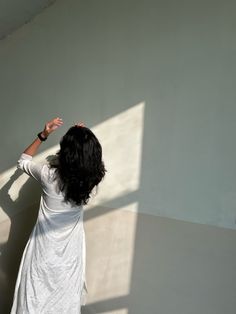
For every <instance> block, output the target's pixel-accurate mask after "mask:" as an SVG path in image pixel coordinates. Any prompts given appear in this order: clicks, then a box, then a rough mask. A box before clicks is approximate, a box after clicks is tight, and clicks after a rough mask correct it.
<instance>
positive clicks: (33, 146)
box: [23, 132, 46, 156]
mask: <svg viewBox="0 0 236 314" xmlns="http://www.w3.org/2000/svg"><path fill="white" fill-rule="evenodd" d="M41 135H42V137H46V136H45V135H44V133H43V132H41ZM41 143H42V142H41V141H40V139H39V138H38V137H37V138H36V139H35V140H34V141H33V143H32V144H30V145H29V146H28V147H27V148H26V149H25V150H24V151H23V153H25V154H27V155H30V156H34V155H35V154H36V153H37V150H38V148H39V146H40V144H41Z"/></svg>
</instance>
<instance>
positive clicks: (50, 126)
mask: <svg viewBox="0 0 236 314" xmlns="http://www.w3.org/2000/svg"><path fill="white" fill-rule="evenodd" d="M62 124H63V121H62V119H61V118H58V117H57V118H54V119H52V120H51V121H49V122H47V123H46V124H45V127H44V130H43V132H42V135H43V136H44V137H48V135H49V134H51V133H52V132H53V131H55V130H56V129H58V128H59V127H60V126H61V125H62Z"/></svg>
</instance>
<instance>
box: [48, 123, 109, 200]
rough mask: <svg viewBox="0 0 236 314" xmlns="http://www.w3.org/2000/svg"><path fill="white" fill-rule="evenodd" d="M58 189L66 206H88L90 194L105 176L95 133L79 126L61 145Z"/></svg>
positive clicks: (55, 166) (56, 164) (58, 164)
mask: <svg viewBox="0 0 236 314" xmlns="http://www.w3.org/2000/svg"><path fill="white" fill-rule="evenodd" d="M51 167H52V168H56V173H57V174H58V176H59V180H58V181H59V189H60V190H61V191H62V192H63V193H64V198H65V201H66V202H70V203H73V204H76V205H85V204H87V203H88V201H89V198H90V195H91V192H92V190H93V188H94V187H95V186H97V185H98V184H99V183H100V181H101V180H102V179H103V177H104V176H105V172H106V169H105V166H104V162H103V161H102V147H101V144H100V143H99V141H98V139H97V138H96V136H95V135H94V133H93V132H92V131H91V130H90V129H88V128H86V127H81V126H73V127H71V128H70V129H69V130H68V131H67V133H66V134H65V135H64V136H63V137H62V139H61V141H60V150H59V152H58V153H57V163H54V164H53V163H52V164H51Z"/></svg>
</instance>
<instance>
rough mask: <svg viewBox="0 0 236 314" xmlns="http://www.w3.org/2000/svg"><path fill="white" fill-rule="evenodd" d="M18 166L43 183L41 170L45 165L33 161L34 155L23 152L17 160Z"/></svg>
mask: <svg viewBox="0 0 236 314" xmlns="http://www.w3.org/2000/svg"><path fill="white" fill-rule="evenodd" d="M17 168H18V169H21V170H22V171H24V172H25V173H26V174H28V175H29V176H31V177H32V178H34V179H35V180H37V181H38V182H40V183H41V172H42V168H43V165H42V164H36V163H35V162H33V161H32V156H30V155H27V154H25V153H23V154H22V155H21V156H20V159H19V160H18V161H17Z"/></svg>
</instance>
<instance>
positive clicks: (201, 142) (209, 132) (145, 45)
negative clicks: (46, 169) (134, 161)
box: [0, 0, 236, 229]
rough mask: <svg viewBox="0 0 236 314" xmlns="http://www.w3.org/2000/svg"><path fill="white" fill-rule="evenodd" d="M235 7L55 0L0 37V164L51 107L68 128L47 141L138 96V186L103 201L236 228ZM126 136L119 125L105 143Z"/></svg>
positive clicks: (13, 156) (10, 162) (8, 163)
mask: <svg viewBox="0 0 236 314" xmlns="http://www.w3.org/2000/svg"><path fill="white" fill-rule="evenodd" d="M235 9H236V5H235V4H234V3H233V2H232V1H230V0H226V1H214V2H213V1H210V0H207V1H187V2H186V1H184V0H181V1H174V0H168V1H166V0H165V1H164V0H163V1H160V0H159V1H151V0H147V1H132V0H129V1H110V0H109V1H105V0H101V1H94V0H93V1H91V0H90V1H88V0H86V1H75V0H68V1H57V2H56V3H55V4H54V5H53V6H51V7H50V8H48V9H47V10H45V12H43V13H42V14H41V15H39V16H38V17H37V18H35V19H34V21H33V22H31V23H29V24H27V25H25V26H24V27H22V28H21V29H19V30H18V31H17V32H15V33H14V34H12V35H11V36H9V37H8V38H6V39H4V40H2V41H1V42H0V68H1V72H0V88H1V93H0V99H1V109H0V119H1V120H0V121H1V134H2V136H1V164H0V167H1V169H0V171H1V173H3V172H4V171H6V170H8V169H10V168H11V167H13V166H14V165H15V163H16V160H17V158H18V156H19V154H20V153H21V151H22V150H23V149H24V148H25V146H26V145H28V144H29V142H30V141H31V140H32V139H33V138H34V134H36V133H37V132H38V131H39V130H40V129H42V127H43V123H44V121H46V120H47V119H49V118H51V117H53V116H55V115H59V116H61V117H63V118H64V121H65V126H64V127H63V128H62V129H61V130H60V131H58V133H57V134H55V135H53V137H52V138H51V139H49V140H48V142H47V143H45V146H44V149H48V148H50V147H51V146H54V145H55V144H56V143H57V142H58V140H59V139H60V137H61V135H62V134H63V133H64V132H65V131H66V129H67V128H68V127H69V126H70V125H71V124H72V123H73V122H75V121H77V120H83V121H85V122H86V123H87V125H88V126H90V127H92V126H97V125H99V124H100V123H105V122H106V121H107V119H109V118H114V117H116V116H117V115H119V114H121V113H123V112H125V111H126V110H127V109H129V108H135V106H136V105H137V104H140V103H145V109H144V116H143V119H144V120H143V125H141V126H140V128H142V132H141V133H142V138H140V147H141V157H140V160H141V165H140V171H139V174H140V176H139V177H140V181H139V185H138V187H137V189H136V190H132V191H131V192H132V193H131V194H129V193H128V194H127V195H123V198H122V195H119V198H118V199H116V200H114V204H113V203H112V200H110V202H109V207H117V206H119V205H122V206H124V205H128V204H130V203H132V202H134V201H136V202H138V208H137V210H139V211H140V212H144V213H151V214H155V215H161V216H166V217H171V218H177V219H182V220H186V221H191V222H200V223H206V224H213V225H218V226H224V227H229V228H234V229H235V219H236V212H235V206H236V193H235V184H236V166H235V159H236V158H235V157H236V149H235V145H234V134H235V113H236V106H235V93H236V92H235V87H234V85H235V84H234V82H235V74H236V72H235V64H236V63H235V49H236V42H235V40H234V39H235V27H236V24H235V23H236V22H235V21H236V16H235V15H236V13H235V12H236V10H235ZM125 127H126V126H125V124H124V125H123V128H125ZM137 130H138V126H137V125H136V130H133V131H134V133H135V132H136V131H137ZM108 132H109V133H111V134H112V132H113V129H112V127H110V124H109V129H108V130H107V133H108ZM99 134H100V140H101V142H102V143H103V141H105V139H106V132H105V133H104V134H102V133H99ZM132 134H133V133H132V131H130V130H129V132H128V131H127V134H126V135H123V137H121V139H120V141H116V135H117V134H116V133H115V132H114V138H113V142H112V141H111V142H110V145H111V143H113V144H114V145H115V146H114V145H113V146H112V147H110V150H113V149H114V147H115V150H116V151H117V150H119V148H120V147H121V148H122V140H123V139H124V140H125V138H126V137H130V136H131V137H132V136H133V135H132ZM135 145H136V144H135ZM106 149H108V148H106ZM130 150H132V146H131V145H130ZM128 154H129V148H128V149H127V150H126V151H124V156H123V159H121V160H120V163H119V167H120V173H122V170H124V169H128V168H129V167H128V166H129V163H127V162H128V161H127V158H126V157H125V156H126V155H128ZM122 161H123V164H122ZM129 162H131V161H129ZM125 163H126V165H125ZM10 173H11V172H10ZM8 175H9V174H8ZM109 175H110V178H112V180H114V179H115V178H114V176H113V177H112V175H113V174H112V169H111V171H110V174H109ZM108 178H109V177H108ZM120 178H122V176H120V177H119V178H118V182H117V184H118V185H119V184H120V181H119V180H120ZM2 180H3V181H1V185H3V184H5V182H6V180H7V179H6V176H5V179H2ZM112 182H113V181H112ZM25 202H29V201H28V200H27V198H25ZM27 205H28V204H27ZM2 207H3V209H4V210H5V211H7V210H8V209H7V208H6V207H7V206H6V205H5V204H4V201H2ZM4 217H5V216H4Z"/></svg>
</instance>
